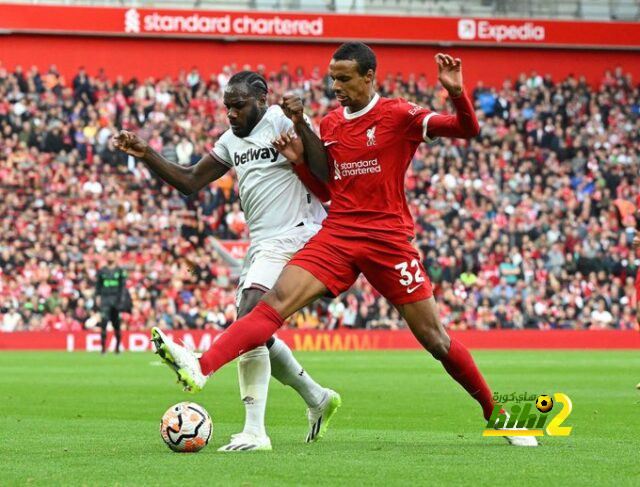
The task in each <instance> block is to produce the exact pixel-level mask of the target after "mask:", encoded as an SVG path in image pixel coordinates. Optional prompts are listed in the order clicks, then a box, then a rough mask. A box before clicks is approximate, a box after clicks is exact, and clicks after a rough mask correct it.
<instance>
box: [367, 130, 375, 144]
mask: <svg viewBox="0 0 640 487" xmlns="http://www.w3.org/2000/svg"><path fill="white" fill-rule="evenodd" d="M372 145H376V126H375V125H374V126H373V127H371V128H370V129H368V130H367V147H371V146H372Z"/></svg>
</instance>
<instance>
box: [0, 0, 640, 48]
mask: <svg viewBox="0 0 640 487" xmlns="http://www.w3.org/2000/svg"><path fill="white" fill-rule="evenodd" d="M0 12H1V14H0V29H1V30H3V31H5V32H7V33H12V32H16V33H50V34H62V35H70V34H71V35H83V34H90V35H96V34H99V35H115V36H130V37H136V36H173V37H198V38H219V39H255V38H264V39H271V40H273V39H278V40H306V41H320V42H322V41H325V42H328V41H344V40H363V41H369V42H380V43H411V44H432V45H433V44H441V43H443V44H447V45H452V44H453V45H493V46H514V45H515V46H527V47H574V48H585V49H586V48H594V47H595V48H623V49H638V48H640V23H637V22H635V23H634V22H580V21H560V20H555V21H554V20H531V19H495V18H493V19H470V18H454V17H395V16H394V17H384V16H373V15H340V14H315V13H306V14H291V13H272V12H226V11H211V10H166V9H151V8H135V7H133V8H111V7H85V6H73V7H71V6H51V5H24V4H3V5H2V6H1V7H0Z"/></svg>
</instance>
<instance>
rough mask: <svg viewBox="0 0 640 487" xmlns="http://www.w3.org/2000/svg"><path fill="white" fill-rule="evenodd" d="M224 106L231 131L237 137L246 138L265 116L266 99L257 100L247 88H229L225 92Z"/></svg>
mask: <svg viewBox="0 0 640 487" xmlns="http://www.w3.org/2000/svg"><path fill="white" fill-rule="evenodd" d="M224 106H225V107H227V117H228V118H229V124H230V125H231V131H232V132H233V135H235V136H236V137H246V136H247V135H249V134H250V133H251V131H252V130H253V127H255V126H256V124H257V123H258V122H259V121H260V119H261V118H262V115H263V114H264V107H265V100H264V97H261V98H260V99H256V97H254V96H252V95H251V94H250V93H249V90H248V89H247V88H246V86H236V85H234V86H228V87H227V89H226V90H225V92H224Z"/></svg>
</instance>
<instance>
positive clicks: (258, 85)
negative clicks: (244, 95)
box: [229, 71, 269, 97]
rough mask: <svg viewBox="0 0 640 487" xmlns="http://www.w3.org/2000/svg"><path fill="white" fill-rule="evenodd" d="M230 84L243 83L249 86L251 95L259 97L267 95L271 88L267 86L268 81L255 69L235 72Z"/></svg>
mask: <svg viewBox="0 0 640 487" xmlns="http://www.w3.org/2000/svg"><path fill="white" fill-rule="evenodd" d="M229 84H230V85H238V84H243V85H247V88H249V93H250V94H251V96H255V97H258V96H260V95H266V94H267V92H268V91H269V89H268V88H267V82H266V81H265V79H264V78H263V77H262V76H260V75H259V74H258V73H255V72H253V71H240V72H238V73H236V74H234V75H233V76H232V77H231V78H230V79H229Z"/></svg>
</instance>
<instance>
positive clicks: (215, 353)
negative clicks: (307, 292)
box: [200, 301, 284, 375]
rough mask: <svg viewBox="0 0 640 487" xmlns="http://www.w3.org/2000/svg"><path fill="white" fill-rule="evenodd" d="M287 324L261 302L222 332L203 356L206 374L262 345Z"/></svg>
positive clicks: (203, 368) (201, 362)
mask: <svg viewBox="0 0 640 487" xmlns="http://www.w3.org/2000/svg"><path fill="white" fill-rule="evenodd" d="M283 321H284V319H283V318H282V317H281V316H280V315H279V314H278V312H277V311H276V310H275V309H273V308H272V307H271V306H269V305H268V304H267V303H265V302H264V301H260V302H259V303H258V304H257V306H256V307H255V308H253V311H251V313H249V314H247V315H245V316H243V317H242V318H240V319H239V320H237V321H235V322H234V323H233V324H232V325H231V326H230V327H229V328H227V329H226V330H225V331H224V332H222V333H221V334H220V335H219V336H218V337H217V339H216V340H215V341H214V342H213V343H212V344H211V347H209V350H207V351H206V352H205V353H204V354H203V355H202V357H200V368H201V369H202V373H203V374H204V375H209V374H211V373H212V372H215V371H216V370H218V369H219V368H220V367H222V366H223V365H224V364H226V363H227V362H231V361H232V360H233V359H234V358H236V357H237V356H238V355H241V354H243V353H244V352H248V351H249V350H252V349H254V348H256V347H258V346H260V345H262V344H263V343H265V342H266V341H267V340H268V339H269V337H270V336H271V335H273V334H274V333H275V332H276V330H277V329H278V328H280V327H281V326H282V323H283Z"/></svg>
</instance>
